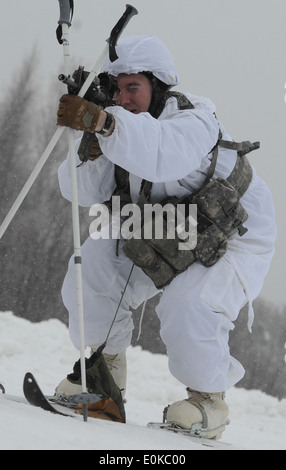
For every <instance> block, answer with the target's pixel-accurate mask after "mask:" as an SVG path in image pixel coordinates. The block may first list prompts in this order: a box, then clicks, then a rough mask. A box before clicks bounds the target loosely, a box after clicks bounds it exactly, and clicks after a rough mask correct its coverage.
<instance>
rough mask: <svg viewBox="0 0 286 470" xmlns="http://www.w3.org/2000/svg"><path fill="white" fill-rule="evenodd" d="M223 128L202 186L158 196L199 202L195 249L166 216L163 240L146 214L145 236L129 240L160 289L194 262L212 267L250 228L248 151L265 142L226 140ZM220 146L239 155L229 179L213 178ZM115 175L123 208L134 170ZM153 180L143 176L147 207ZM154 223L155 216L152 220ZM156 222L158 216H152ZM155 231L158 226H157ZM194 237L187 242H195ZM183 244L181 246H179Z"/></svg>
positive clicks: (181, 101)
mask: <svg viewBox="0 0 286 470" xmlns="http://www.w3.org/2000/svg"><path fill="white" fill-rule="evenodd" d="M170 96H175V97H176V99H177V101H178V107H179V109H193V108H194V106H193V105H192V103H191V102H190V101H189V100H188V99H187V98H186V97H185V96H184V95H183V94H181V93H177V92H168V94H167V96H166V99H168V98H169V97H170ZM221 137H222V135H221V132H220V134H219V138H218V141H217V143H216V145H215V147H214V148H213V149H212V150H211V152H210V153H212V154H213V157H212V160H211V164H210V167H209V170H208V173H207V175H206V179H205V181H204V183H203V185H202V186H201V188H200V189H199V190H197V191H196V192H194V193H192V194H190V195H189V196H185V197H183V198H177V197H176V196H170V197H167V198H165V199H163V200H161V201H158V202H159V203H160V204H161V206H164V205H165V204H168V203H171V204H172V205H173V206H174V208H176V207H177V206H178V204H180V205H182V204H184V205H185V206H186V207H189V204H196V205H197V233H196V246H195V248H194V249H189V248H188V246H189V245H188V246H187V245H186V249H182V248H181V249H179V246H181V247H182V240H180V239H179V236H178V234H177V233H176V235H175V238H173V239H168V238H167V221H166V220H164V221H163V223H164V230H165V231H164V234H163V238H162V239H157V238H155V236H154V238H151V239H144V238H143V234H144V224H145V223H146V221H144V220H143V219H142V227H141V230H142V236H141V238H139V239H138V238H130V239H128V240H126V242H125V244H124V246H123V251H124V253H125V254H126V256H128V257H129V258H130V259H131V260H132V261H133V263H134V264H135V265H136V266H138V267H140V268H141V269H142V270H143V271H144V272H145V273H146V274H147V275H148V276H149V277H150V278H151V279H152V280H153V282H154V284H155V285H156V287H157V288H158V289H162V288H163V287H165V286H166V285H168V284H169V283H170V282H171V281H172V280H173V279H174V277H175V276H177V275H178V274H180V273H181V272H183V271H185V270H186V269H187V268H188V267H189V266H190V265H191V264H192V263H194V262H195V261H199V262H200V263H202V264H203V265H204V266H206V267H210V266H212V265H213V264H215V263H216V262H217V261H218V260H219V259H220V258H221V257H222V256H223V255H224V254H225V253H226V251H227V245H228V239H229V238H230V237H231V236H232V235H233V234H234V233H236V232H238V233H239V235H240V236H243V234H244V233H245V232H246V231H247V228H246V227H244V226H243V224H244V222H245V221H246V220H247V218H248V215H247V213H246V211H245V209H244V208H243V207H242V205H241V203H240V198H241V197H242V196H243V195H244V194H245V192H246V190H247V189H248V187H249V185H250V183H251V180H252V168H251V165H250V163H249V161H248V159H247V157H246V156H245V155H246V154H247V153H249V152H251V151H252V150H256V149H258V148H259V147H260V144H259V142H255V143H251V142H248V141H244V142H240V143H238V142H232V141H225V140H222V138H221ZM219 147H222V148H225V149H229V150H235V151H236V152H237V160H236V164H235V167H234V169H233V170H232V172H231V174H230V175H229V177H228V178H227V179H224V178H216V179H212V177H213V175H214V172H215V167H216V163H217V159H218V149H219ZM115 178H116V182H117V188H116V190H115V192H114V194H113V195H117V196H120V200H121V207H122V206H124V205H125V204H127V203H131V202H132V201H131V196H130V187H129V173H128V172H127V171H126V170H123V169H122V168H120V167H118V166H116V167H115ZM151 191H152V183H151V182H149V181H146V180H143V181H142V185H141V189H140V195H139V200H138V202H137V204H138V205H139V206H140V207H141V208H142V207H143V206H144V204H150V196H151ZM149 223H150V221H149ZM151 223H153V224H154V221H151ZM154 232H155V230H154ZM189 242H190V241H189V240H185V241H183V243H186V244H187V243H189ZM179 244H180V245H179Z"/></svg>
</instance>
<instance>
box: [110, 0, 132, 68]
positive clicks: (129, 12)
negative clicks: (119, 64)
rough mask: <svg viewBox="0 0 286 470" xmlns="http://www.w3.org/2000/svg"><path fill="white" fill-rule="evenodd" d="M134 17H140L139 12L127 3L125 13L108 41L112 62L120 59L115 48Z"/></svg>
mask: <svg viewBox="0 0 286 470" xmlns="http://www.w3.org/2000/svg"><path fill="white" fill-rule="evenodd" d="M134 15H138V11H137V10H136V8H135V7H133V6H132V5H129V4H128V3H127V4H126V10H125V12H124V13H123V15H122V17H121V18H120V20H119V21H118V22H117V23H116V25H115V26H114V28H113V30H112V31H111V34H110V38H109V39H107V42H108V43H109V58H110V61H111V62H114V61H115V60H116V59H118V55H117V53H116V50H115V46H116V44H117V41H118V38H119V36H120V35H121V33H122V31H123V30H124V28H125V27H126V25H127V24H128V23H129V21H130V20H131V18H132V16H134Z"/></svg>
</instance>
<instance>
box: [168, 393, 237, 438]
mask: <svg viewBox="0 0 286 470" xmlns="http://www.w3.org/2000/svg"><path fill="white" fill-rule="evenodd" d="M187 392H188V397H189V398H187V399H186V400H182V401H177V402H176V403H173V404H172V405H170V406H169V407H168V408H167V409H166V410H165V418H166V421H167V423H175V424H177V425H178V426H180V427H181V428H184V429H190V430H191V431H192V434H193V435H194V436H201V437H205V438H208V439H220V438H221V436H222V433H223V431H224V430H225V427H226V425H227V424H229V421H228V419H227V417H228V413H229V409H228V406H227V404H226V402H225V401H224V398H225V394H224V393H205V392H197V391H196V390H191V389H190V388H187Z"/></svg>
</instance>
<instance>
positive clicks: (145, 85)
mask: <svg viewBox="0 0 286 470" xmlns="http://www.w3.org/2000/svg"><path fill="white" fill-rule="evenodd" d="M116 80H117V83H118V91H117V92H116V93H115V95H114V98H113V99H114V101H116V102H117V104H118V105H119V106H122V107H123V108H124V109H126V110H127V111H130V112H131V113H134V114H139V113H143V112H147V111H148V109H149V106H150V103H151V99H152V85H151V83H150V81H149V80H148V78H147V77H145V75H142V74H141V73H137V74H130V75H127V74H120V75H118V77H117V78H116Z"/></svg>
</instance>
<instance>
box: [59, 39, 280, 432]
mask: <svg viewBox="0 0 286 470" xmlns="http://www.w3.org/2000/svg"><path fill="white" fill-rule="evenodd" d="M117 54H118V57H119V58H118V59H117V60H115V61H114V62H111V61H110V60H109V59H108V58H107V59H106V60H105V63H104V65H103V69H102V71H103V72H106V73H108V74H110V75H111V76H112V77H114V78H115V79H116V81H117V85H118V91H117V92H116V94H115V96H114V99H115V101H116V105H115V106H111V107H107V108H105V109H104V110H103V109H102V108H100V107H99V106H97V105H96V104H94V103H90V102H87V101H86V100H84V99H81V98H79V97H78V96H72V95H65V96H63V97H62V98H61V100H60V106H59V111H58V124H59V125H61V126H68V127H71V128H73V129H77V130H82V131H89V132H93V133H95V135H96V137H97V147H96V148H97V150H96V151H95V152H93V153H92V154H91V155H90V158H89V160H88V162H87V163H85V164H83V165H81V166H79V167H78V169H77V177H78V192H79V203H80V204H81V205H82V206H86V207H89V206H92V205H93V204H95V203H103V202H105V201H108V200H110V198H111V196H112V195H113V194H121V195H122V194H123V193H124V194H125V196H126V193H128V194H127V200H128V197H129V199H130V200H131V201H132V202H133V203H136V202H137V201H138V199H139V194H140V188H141V186H142V180H144V181H148V182H150V183H151V186H150V188H151V189H150V194H149V200H150V202H151V203H155V202H157V201H160V200H162V199H164V198H166V197H169V196H171V197H174V196H175V197H177V198H182V197H191V196H192V195H193V194H194V193H196V192H197V191H198V190H199V189H200V188H201V187H202V185H203V184H204V183H205V180H206V177H207V175H208V177H209V178H208V179H211V180H212V181H215V180H217V178H222V179H224V180H225V179H227V178H228V177H229V175H230V174H231V172H232V170H233V168H234V167H235V164H236V162H237V158H238V157H237V155H238V152H237V150H236V147H235V146H232V143H233V142H232V139H231V137H230V136H229V135H228V134H227V132H226V131H225V129H224V127H223V125H222V124H221V123H220V122H219V120H218V119H217V117H216V115H215V106H214V105H213V103H212V102H211V101H210V100H208V99H206V98H201V97H198V96H195V95H191V94H189V93H185V94H180V93H172V91H170V90H171V89H172V87H174V86H176V85H178V84H179V81H180V79H179V76H178V74H177V72H176V69H175V66H174V64H173V60H172V58H171V56H170V54H169V52H168V50H167V49H166V47H165V45H164V44H163V43H162V42H161V41H160V40H159V39H158V38H156V37H154V36H131V37H127V38H125V39H122V40H120V41H119V43H118V46H117ZM225 142H226V144H223V143H225ZM220 143H221V145H220ZM78 145H79V143H78ZM214 157H215V158H216V162H215V163H216V164H215V168H213V171H214V174H213V175H211V174H210V173H209V169H210V167H211V162H212V160H213V159H214ZM68 159H69V157H68ZM68 159H67V160H66V161H64V162H63V163H62V165H61V167H60V169H59V181H60V187H61V191H62V194H63V196H64V197H65V198H67V199H69V200H71V189H70V187H71V185H70V176H69V163H68ZM78 163H79V164H80V160H79V162H78ZM245 168H247V171H245ZM249 168H250V167H248V166H247V167H244V168H242V169H241V168H240V169H238V170H237V172H236V177H237V178H238V179H240V183H241V184H242V186H243V187H244V189H243V191H241V193H240V194H239V198H240V204H241V206H242V207H243V210H244V211H245V213H246V214H247V216H248V218H247V217H244V219H243V220H242V221H241V222H243V223H244V230H243V231H242V232H241V233H240V232H239V230H235V232H234V233H233V232H232V233H230V234H228V237H227V238H228V240H227V249H225V253H224V255H223V256H219V257H218V260H217V262H215V263H213V264H211V263H210V265H209V266H206V265H204V264H202V263H201V262H200V261H199V260H198V259H196V260H195V261H194V262H192V263H189V265H188V266H187V267H186V269H184V270H180V271H179V272H175V275H174V276H173V277H172V279H169V282H166V283H164V282H162V285H163V288H162V289H158V287H162V286H160V282H159V281H160V280H158V278H156V282H155V281H154V279H155V278H154V279H152V273H150V272H148V269H145V270H143V269H141V268H140V267H139V266H137V265H135V267H134V269H133V272H132V275H131V277H130V280H129V282H128V286H127V289H126V292H125V295H124V297H123V299H122V302H121V305H120V309H119V312H118V315H117V317H116V321H115V323H114V325H113V327H112V330H111V333H110V336H109V338H108V342H107V345H106V348H105V358H106V360H107V362H108V364H109V365H110V369H111V373H112V374H113V376H114V379H115V381H116V383H117V384H118V386H119V387H120V389H121V390H122V391H123V393H124V392H125V389H126V362H125V350H126V348H127V347H128V346H129V345H130V342H131V337H132V329H133V322H132V314H131V311H130V307H132V308H137V307H138V306H139V305H140V304H141V303H143V302H144V301H145V300H146V298H151V297H153V296H154V295H156V294H157V293H158V292H159V290H161V291H162V295H161V298H160V303H159V305H158V307H157V314H158V317H159V319H160V322H161V337H162V340H163V341H164V343H165V345H166V348H167V354H168V359H169V368H170V371H171V373H172V374H173V375H174V376H175V377H176V378H177V379H178V380H179V381H180V382H181V383H182V384H184V385H185V386H186V387H187V393H188V398H186V399H184V398H183V397H182V401H179V402H176V403H174V404H171V405H170V406H169V407H168V409H167V411H166V419H167V421H168V422H175V423H177V424H178V425H179V426H181V427H183V428H187V429H192V430H195V429H197V430H198V429H201V430H203V433H204V434H203V435H204V436H205V437H209V438H219V437H220V436H221V434H222V432H223V431H224V429H225V425H226V423H227V421H228V420H227V417H228V406H227V404H226V402H225V391H226V390H227V389H229V388H230V387H233V386H234V385H235V384H236V383H237V382H239V381H240V380H241V379H242V377H243V375H244V369H243V366H242V365H241V364H240V363H239V362H238V361H237V360H236V359H234V358H233V357H232V356H231V354H230V351H229V346H228V341H229V332H230V330H233V328H234V324H233V322H234V321H235V320H236V319H237V317H238V315H239V312H240V310H241V309H242V307H243V306H245V305H246V304H248V309H249V328H251V324H252V321H253V309H252V302H253V300H254V299H255V298H256V297H257V296H258V294H259V292H260V291H261V288H262V285H263V281H264V278H265V276H266V274H267V272H268V269H269V265H270V261H271V259H272V256H273V252H274V243H275V238H276V226H275V219H274V209H273V202H272V197H271V193H270V191H269V189H268V187H267V186H266V184H265V182H264V181H263V180H262V179H261V178H260V177H258V176H257V175H256V173H255V170H254V169H252V170H251V176H250V172H249ZM120 169H121V170H122V172H123V173H122V174H123V175H125V180H124V181H125V183H124V184H122V180H121V181H120V178H118V174H120V172H119V173H118V170H120ZM244 172H245V174H244ZM126 175H127V180H126ZM249 176H250V178H249ZM247 178H248V179H249V180H248V181H247V182H246V183H245V181H246V180H247ZM126 181H127V183H126ZM236 182H237V181H236V178H233V184H234V186H236ZM244 183H245V184H244ZM123 189H124V191H123ZM141 194H142V193H141ZM246 219H247V220H246ZM238 225H239V224H237V227H238ZM238 228H239V227H238ZM222 232H223V227H222ZM207 240H208V237H206V243H207ZM165 241H166V240H163V242H165ZM125 244H126V240H124V239H122V238H121V239H120V240H119V242H118V240H115V239H112V238H108V239H103V238H101V239H100V238H99V239H97V240H95V239H93V238H92V237H89V238H88V239H87V241H86V242H85V243H84V245H83V247H82V259H83V264H82V269H83V297H84V313H85V346H86V347H90V348H91V349H92V351H93V350H96V349H97V348H98V347H99V346H100V345H102V343H103V342H104V341H105V338H106V334H107V332H108V330H109V328H110V324H111V322H112V320H113V317H114V313H115V311H116V308H117V306H118V302H119V300H120V297H121V293H122V290H123V289H124V287H125V285H126V280H127V279H128V276H129V273H130V270H131V267H132V260H130V259H129V257H127V256H126V254H125V252H124V246H125ZM206 248H208V247H207V246H206ZM125 251H126V249H125ZM139 255H140V253H139ZM161 261H162V258H160V257H158V258H156V263H157V264H156V263H155V265H154V266H157V268H158V269H157V268H156V269H155V271H156V270H157V271H156V272H157V273H158V270H159V272H160V263H161ZM134 262H135V261H134ZM162 263H163V261H162ZM135 264H136V263H135ZM167 264H170V263H169V262H168V263H167ZM171 264H172V262H171ZM173 264H176V263H175V262H174V263H173ZM145 268H146V266H145ZM146 273H147V274H148V275H147V274H146ZM150 278H151V279H150ZM75 285H76V281H75V271H74V264H73V260H71V262H70V264H69V268H68V272H67V275H66V278H65V281H64V285H63V290H62V295H63V301H64V304H65V306H66V308H67V309H68V311H69V328H70V335H71V339H72V341H73V343H74V345H75V347H77V348H79V337H78V327H77V301H76V287H75ZM155 386H156V384H154V387H155ZM75 387H76V386H75V385H74V384H73V383H71V382H70V381H69V380H67V379H64V380H63V382H61V384H60V385H59V387H58V389H57V393H66V394H68V395H69V394H73V393H76V392H77V391H78V390H77V389H76V388H75ZM150 393H152V390H150Z"/></svg>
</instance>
